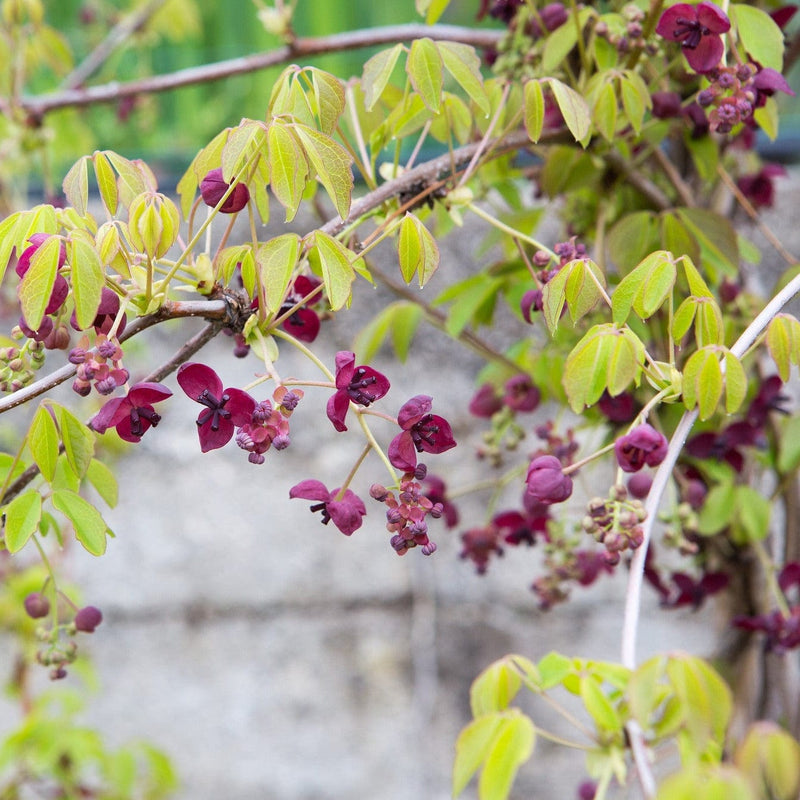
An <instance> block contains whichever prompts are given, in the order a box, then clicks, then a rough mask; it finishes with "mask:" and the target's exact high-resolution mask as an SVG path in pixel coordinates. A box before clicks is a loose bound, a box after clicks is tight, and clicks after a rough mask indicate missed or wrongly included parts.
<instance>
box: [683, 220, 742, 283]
mask: <svg viewBox="0 0 800 800" xmlns="http://www.w3.org/2000/svg"><path fill="white" fill-rule="evenodd" d="M677 214H678V216H679V217H680V219H681V221H682V222H683V223H684V225H685V226H686V228H687V229H688V230H689V231H690V233H691V234H692V235H693V236H694V237H695V239H697V241H698V242H699V243H700V249H701V253H702V260H703V268H704V270H705V271H706V272H707V274H708V275H709V277H710V279H711V280H712V281H714V280H716V276H717V275H718V274H719V273H722V274H727V275H734V274H737V273H738V269H739V244H738V238H737V236H736V231H735V230H734V228H733V225H731V222H730V220H728V219H726V218H725V217H723V216H722V215H721V214H717V213H716V212H715V211H710V210H709V209H707V208H691V209H685V208H681V209H678V210H677Z"/></svg>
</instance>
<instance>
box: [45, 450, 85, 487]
mask: <svg viewBox="0 0 800 800" xmlns="http://www.w3.org/2000/svg"><path fill="white" fill-rule="evenodd" d="M52 486H53V489H69V490H70V491H71V492H77V491H79V490H80V488H81V479H80V478H79V477H78V476H77V475H76V474H75V471H74V470H73V469H72V467H71V466H70V465H69V461H67V457H66V455H64V454H63V453H62V454H61V455H59V457H58V461H56V474H55V475H54V476H53V483H52Z"/></svg>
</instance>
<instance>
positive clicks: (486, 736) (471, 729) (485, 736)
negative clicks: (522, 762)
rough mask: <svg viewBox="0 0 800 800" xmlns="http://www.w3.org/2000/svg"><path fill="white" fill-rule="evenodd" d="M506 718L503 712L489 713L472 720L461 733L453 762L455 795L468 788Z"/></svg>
mask: <svg viewBox="0 0 800 800" xmlns="http://www.w3.org/2000/svg"><path fill="white" fill-rule="evenodd" d="M504 720H505V717H504V715H503V714H487V715H486V716H483V717H479V718H478V719H476V720H474V721H473V722H471V723H470V724H469V725H467V727H466V728H464V730H462V731H461V733H460V734H459V736H458V739H457V741H456V757H455V762H454V764H453V797H457V796H458V795H460V794H461V792H463V791H464V789H466V787H467V784H468V783H469V782H470V781H471V780H472V776H473V775H474V774H475V773H476V772H477V771H478V770H479V769H480V766H481V764H483V762H484V761H485V760H486V758H487V756H488V755H489V752H490V749H491V746H492V743H493V742H494V741H495V739H496V738H497V735H498V733H499V732H500V729H501V727H502V725H503V722H504Z"/></svg>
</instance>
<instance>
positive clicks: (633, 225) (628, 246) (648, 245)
mask: <svg viewBox="0 0 800 800" xmlns="http://www.w3.org/2000/svg"><path fill="white" fill-rule="evenodd" d="M658 242H659V239H658V225H657V218H656V216H655V214H654V213H653V212H652V211H635V212H633V213H632V214H627V215H625V216H624V217H622V218H621V219H620V220H619V221H618V222H617V223H616V224H615V225H614V227H613V228H612V229H611V230H610V231H609V234H608V239H607V244H608V251H609V253H610V255H611V258H612V260H613V262H614V263H615V264H616V266H617V271H618V272H619V273H620V274H621V275H625V274H626V273H628V272H629V271H630V270H631V269H633V267H634V265H636V264H638V263H639V262H640V261H641V260H642V259H643V258H644V257H645V256H646V255H647V254H648V253H651V252H653V250H655V249H656V248H657V247H658Z"/></svg>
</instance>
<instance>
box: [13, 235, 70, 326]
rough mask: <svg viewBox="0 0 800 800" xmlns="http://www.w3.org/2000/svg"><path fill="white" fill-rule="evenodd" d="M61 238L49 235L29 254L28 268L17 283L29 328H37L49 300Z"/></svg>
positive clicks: (23, 314) (23, 312) (54, 278)
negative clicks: (18, 283)
mask: <svg viewBox="0 0 800 800" xmlns="http://www.w3.org/2000/svg"><path fill="white" fill-rule="evenodd" d="M60 250H61V239H59V238H58V237H56V236H50V237H49V238H48V239H46V240H45V241H44V242H43V243H42V244H41V245H40V246H39V247H37V248H36V252H34V254H33V255H32V256H31V261H30V268H29V269H28V271H27V272H26V273H25V277H24V278H23V279H22V282H21V283H20V285H19V290H18V294H19V302H20V306H21V307H22V316H23V317H25V322H26V323H27V325H28V327H29V328H31V330H34V331H36V330H38V329H39V326H40V325H41V324H42V319H43V318H44V310H45V308H47V303H48V302H49V300H50V295H51V293H52V291H53V285H54V284H55V282H56V274H57V273H58V259H59V253H60Z"/></svg>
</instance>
